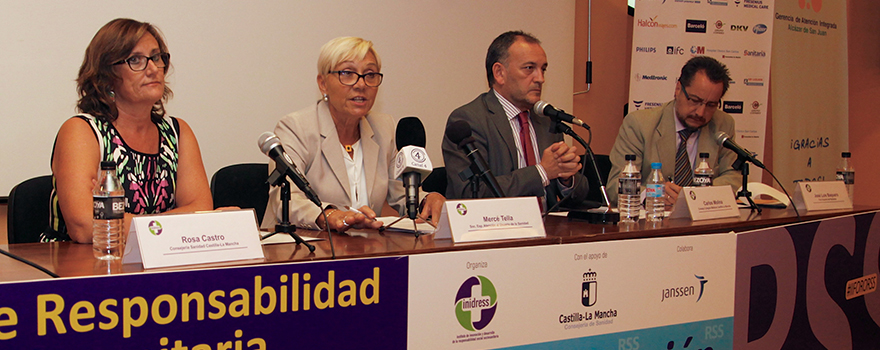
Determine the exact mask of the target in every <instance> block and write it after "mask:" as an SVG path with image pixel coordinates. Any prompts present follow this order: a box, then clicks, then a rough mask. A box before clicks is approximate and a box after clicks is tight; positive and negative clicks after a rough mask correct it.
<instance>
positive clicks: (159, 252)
mask: <svg viewBox="0 0 880 350" xmlns="http://www.w3.org/2000/svg"><path fill="white" fill-rule="evenodd" d="M261 258H264V256H263V248H262V246H261V245H260V231H259V229H257V223H256V220H255V219H254V210H253V209H247V210H224V211H212V212H202V213H188V214H160V215H144V216H138V217H135V218H134V219H132V220H131V228H130V229H129V233H128V242H127V244H126V246H125V255H123V257H122V263H124V264H129V263H139V262H142V263H143V264H144V268H145V269H151V268H160V267H172V266H182V265H193V264H205V263H216V262H223V261H233V260H245V259H261Z"/></svg>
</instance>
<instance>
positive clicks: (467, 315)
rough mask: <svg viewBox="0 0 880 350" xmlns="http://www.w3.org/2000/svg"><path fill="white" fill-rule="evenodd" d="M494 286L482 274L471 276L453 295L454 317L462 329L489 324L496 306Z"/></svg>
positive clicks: (471, 328)
mask: <svg viewBox="0 0 880 350" xmlns="http://www.w3.org/2000/svg"><path fill="white" fill-rule="evenodd" d="M497 302H498V294H497V293H496V292H495V286H494V285H493V284H492V282H491V281H489V279H488V278H486V277H484V276H472V277H470V278H468V279H467V280H465V281H464V283H462V284H461V287H459V288H458V293H457V294H456V295H455V318H457V319H458V323H459V324H461V326H462V327H464V329H467V330H469V331H477V330H481V329H483V328H486V326H488V325H489V322H491V321H492V317H494V316H495V310H496V309H497V308H498V305H497Z"/></svg>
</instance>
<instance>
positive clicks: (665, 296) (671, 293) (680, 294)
mask: <svg viewBox="0 0 880 350" xmlns="http://www.w3.org/2000/svg"><path fill="white" fill-rule="evenodd" d="M694 277H696V278H697V282H699V283H700V286H699V288H700V292H699V293H697V286H696V285H690V286H679V287H672V288H664V289H662V290H660V302H661V303H662V302H664V301H669V300H670V299H677V298H686V297H694V296H696V297H697V301H695V303H696V302H699V301H700V299H703V291H704V289H705V287H706V283H708V282H709V280H707V279H706V278H705V277H703V276H698V275H694Z"/></svg>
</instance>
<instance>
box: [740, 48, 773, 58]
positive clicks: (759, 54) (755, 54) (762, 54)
mask: <svg viewBox="0 0 880 350" xmlns="http://www.w3.org/2000/svg"><path fill="white" fill-rule="evenodd" d="M743 56H746V57H767V53H766V52H764V51H763V50H762V51H752V50H743Z"/></svg>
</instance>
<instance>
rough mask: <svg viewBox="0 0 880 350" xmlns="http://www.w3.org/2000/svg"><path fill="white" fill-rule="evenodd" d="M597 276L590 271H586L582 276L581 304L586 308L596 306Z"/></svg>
mask: <svg viewBox="0 0 880 350" xmlns="http://www.w3.org/2000/svg"><path fill="white" fill-rule="evenodd" d="M596 277H597V274H596V272H593V271H592V270H587V272H584V275H583V279H584V281H583V283H582V284H581V304H583V305H584V306H586V307H590V306H593V305H596V286H597V285H598V283H597V282H596Z"/></svg>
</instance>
